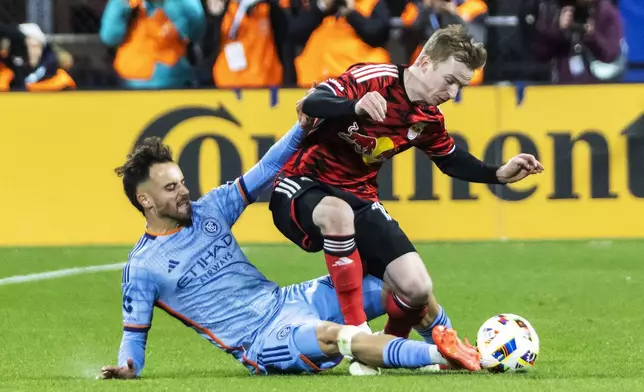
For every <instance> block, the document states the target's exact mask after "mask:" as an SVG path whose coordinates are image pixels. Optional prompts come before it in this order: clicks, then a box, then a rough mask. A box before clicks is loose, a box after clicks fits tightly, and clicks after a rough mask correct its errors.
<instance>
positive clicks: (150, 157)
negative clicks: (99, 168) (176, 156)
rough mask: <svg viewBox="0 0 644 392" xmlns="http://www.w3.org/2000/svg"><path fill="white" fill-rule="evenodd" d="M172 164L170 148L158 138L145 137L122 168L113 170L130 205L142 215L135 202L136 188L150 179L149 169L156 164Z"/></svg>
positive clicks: (137, 203)
mask: <svg viewBox="0 0 644 392" xmlns="http://www.w3.org/2000/svg"><path fill="white" fill-rule="evenodd" d="M166 162H174V161H173V160H172V151H171V150H170V147H168V146H166V145H164V144H163V143H162V142H161V138H160V137H156V136H155V137H147V138H145V139H144V140H143V142H141V144H139V145H138V146H136V148H135V149H134V152H132V153H130V154H128V156H127V161H126V162H125V164H123V166H121V167H117V168H116V169H114V171H115V172H116V174H117V175H118V176H119V177H123V189H124V190H125V194H126V195H127V198H128V199H130V203H132V205H133V206H134V207H136V209H137V210H139V211H141V213H143V206H142V205H141V204H140V203H139V202H138V200H136V188H137V187H138V186H139V184H141V183H143V182H145V181H147V180H148V179H149V178H150V167H151V166H152V165H154V164H156V163H166Z"/></svg>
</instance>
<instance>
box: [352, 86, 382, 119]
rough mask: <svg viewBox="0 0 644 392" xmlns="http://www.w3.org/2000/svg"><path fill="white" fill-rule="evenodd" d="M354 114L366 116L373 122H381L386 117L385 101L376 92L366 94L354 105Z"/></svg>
mask: <svg viewBox="0 0 644 392" xmlns="http://www.w3.org/2000/svg"><path fill="white" fill-rule="evenodd" d="M356 114H357V115H360V116H361V115H364V114H366V115H368V116H369V117H371V119H372V120H374V121H377V122H383V121H385V116H386V115H387V101H386V100H385V99H384V98H383V97H382V95H380V93H379V92H377V91H371V92H368V93H367V94H365V96H364V97H362V98H360V100H359V101H358V103H356Z"/></svg>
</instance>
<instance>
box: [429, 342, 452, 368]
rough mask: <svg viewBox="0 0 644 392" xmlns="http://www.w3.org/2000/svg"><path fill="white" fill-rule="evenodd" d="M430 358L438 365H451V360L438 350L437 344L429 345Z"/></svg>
mask: <svg viewBox="0 0 644 392" xmlns="http://www.w3.org/2000/svg"><path fill="white" fill-rule="evenodd" d="M429 359H430V361H432V363H433V364H436V365H449V364H450V363H449V361H448V360H447V359H445V358H444V357H443V356H442V355H441V353H440V352H439V351H438V347H436V345H435V344H430V345H429Z"/></svg>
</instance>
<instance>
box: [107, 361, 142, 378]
mask: <svg viewBox="0 0 644 392" xmlns="http://www.w3.org/2000/svg"><path fill="white" fill-rule="evenodd" d="M98 378H99V379H100V380H108V379H110V378H119V379H122V380H129V379H133V378H136V369H134V361H133V360H132V358H128V360H127V366H121V367H118V366H103V367H102V368H101V374H99V375H98Z"/></svg>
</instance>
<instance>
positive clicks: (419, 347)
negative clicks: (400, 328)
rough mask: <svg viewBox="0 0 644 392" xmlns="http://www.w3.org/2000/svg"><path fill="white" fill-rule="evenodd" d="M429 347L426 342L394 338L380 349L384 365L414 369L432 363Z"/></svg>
mask: <svg viewBox="0 0 644 392" xmlns="http://www.w3.org/2000/svg"><path fill="white" fill-rule="evenodd" d="M429 349H430V347H429V345H428V344H427V343H423V342H418V341H415V340H408V339H403V338H396V339H394V340H391V341H389V343H387V345H386V346H385V348H384V349H383V350H382V357H383V359H384V362H385V367H390V368H408V369H414V368H419V367H423V366H427V365H431V364H432V363H433V362H432V361H431V359H430V352H429Z"/></svg>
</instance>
